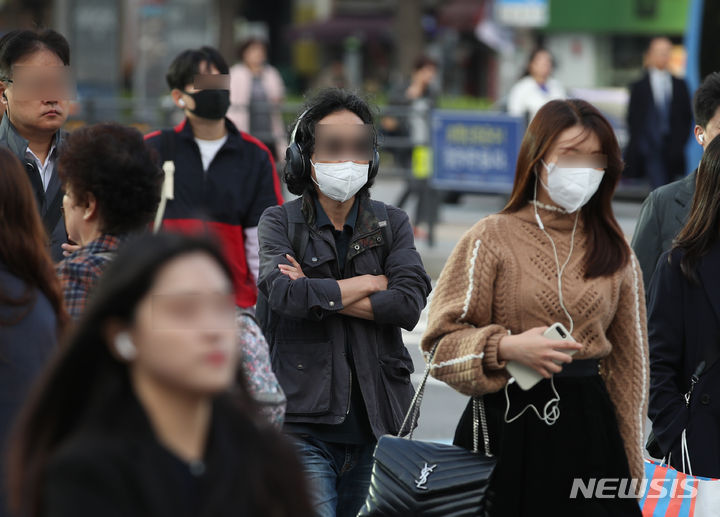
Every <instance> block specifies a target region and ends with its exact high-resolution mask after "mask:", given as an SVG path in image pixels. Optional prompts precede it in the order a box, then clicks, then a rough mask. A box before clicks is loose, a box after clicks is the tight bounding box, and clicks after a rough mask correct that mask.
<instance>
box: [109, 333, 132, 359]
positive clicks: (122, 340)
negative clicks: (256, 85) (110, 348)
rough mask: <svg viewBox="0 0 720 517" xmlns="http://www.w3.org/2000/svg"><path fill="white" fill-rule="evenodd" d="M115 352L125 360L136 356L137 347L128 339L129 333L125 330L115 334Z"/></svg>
mask: <svg viewBox="0 0 720 517" xmlns="http://www.w3.org/2000/svg"><path fill="white" fill-rule="evenodd" d="M113 344H114V345H115V352H117V355H119V356H120V357H122V358H123V359H125V360H126V361H132V360H133V359H135V358H136V357H137V348H135V345H134V344H133V342H132V339H130V334H128V333H127V332H120V333H119V334H118V335H117V336H115V342H114V343H113Z"/></svg>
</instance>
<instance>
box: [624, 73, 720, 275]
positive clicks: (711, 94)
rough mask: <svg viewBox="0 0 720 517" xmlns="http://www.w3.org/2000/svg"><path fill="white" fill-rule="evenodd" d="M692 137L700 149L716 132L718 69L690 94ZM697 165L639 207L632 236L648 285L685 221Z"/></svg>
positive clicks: (719, 97) (718, 129)
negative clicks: (692, 122)
mask: <svg viewBox="0 0 720 517" xmlns="http://www.w3.org/2000/svg"><path fill="white" fill-rule="evenodd" d="M693 112H694V114H695V131H694V135H695V141H696V142H697V143H698V144H700V145H701V146H702V148H703V152H704V151H705V149H706V148H707V146H708V145H709V144H710V142H711V141H712V140H713V138H715V137H716V136H717V135H718V133H720V72H714V73H712V74H710V75H708V76H707V77H706V78H705V79H704V80H703V82H702V84H701V85H700V87H699V88H698V89H697V91H696V92H695V96H694V97H693ZM696 176H697V169H695V170H694V171H692V172H691V173H690V174H688V175H687V176H686V177H684V178H682V179H680V180H677V181H674V182H672V183H670V184H668V185H664V186H662V187H660V188H658V189H655V190H653V191H652V192H650V195H648V197H647V198H645V201H644V202H643V204H642V208H641V209H640V215H639V216H638V221H637V225H636V226H635V232H634V233H633V238H632V247H633V250H635V253H636V254H637V258H638V261H639V262H640V267H641V268H642V272H643V279H644V281H645V285H646V286H648V285H650V279H651V278H652V275H653V272H654V271H655V266H656V265H657V262H658V259H659V258H660V255H662V253H663V252H665V251H668V250H669V249H670V247H671V246H672V242H673V239H675V236H676V235H677V234H678V233H679V232H680V230H681V229H682V227H683V226H684V224H685V223H686V222H687V215H688V213H689V212H690V204H691V202H692V198H693V194H694V192H695V182H696Z"/></svg>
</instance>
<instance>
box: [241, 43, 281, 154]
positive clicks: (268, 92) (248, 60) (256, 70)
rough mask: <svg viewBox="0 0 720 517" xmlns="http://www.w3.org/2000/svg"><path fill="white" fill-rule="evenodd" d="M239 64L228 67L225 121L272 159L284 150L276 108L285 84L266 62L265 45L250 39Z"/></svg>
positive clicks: (244, 45) (278, 113) (279, 116)
mask: <svg viewBox="0 0 720 517" xmlns="http://www.w3.org/2000/svg"><path fill="white" fill-rule="evenodd" d="M239 55H240V62H239V63H237V64H235V65H233V66H232V67H231V68H230V110H229V111H228V118H229V119H230V120H232V122H233V123H234V124H235V125H236V126H237V128H238V129H239V130H240V131H246V132H248V133H250V134H251V135H253V136H254V137H255V138H257V139H258V140H260V141H261V142H263V143H264V144H265V145H266V146H267V148H268V149H270V150H271V152H272V153H273V157H274V158H275V160H278V159H279V158H281V157H282V156H283V153H284V152H285V148H286V147H287V138H286V135H285V125H284V124H283V121H282V115H281V112H280V108H281V106H282V103H283V101H284V100H285V84H284V83H283V80H282V77H280V74H279V73H278V71H277V70H276V69H275V68H274V67H273V66H272V65H270V64H268V62H267V43H266V42H265V41H264V40H261V39H259V38H251V39H248V40H247V41H245V42H244V43H243V44H242V45H241V46H240V51H239Z"/></svg>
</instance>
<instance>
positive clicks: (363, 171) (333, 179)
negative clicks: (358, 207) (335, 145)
mask: <svg viewBox="0 0 720 517" xmlns="http://www.w3.org/2000/svg"><path fill="white" fill-rule="evenodd" d="M310 163H312V164H313V167H315V176H317V181H315V180H314V179H313V181H314V182H315V184H316V185H317V186H318V188H319V189H320V191H321V192H322V193H323V194H325V195H326V196H327V197H329V198H330V199H334V200H335V201H340V202H341V203H342V202H345V201H347V200H348V199H350V198H351V197H353V196H354V195H355V194H357V193H358V192H359V191H360V189H361V188H363V187H364V186H365V184H366V183H367V181H368V172H369V169H370V165H369V164H367V163H355V162H353V161H349V162H339V163H323V162H318V163H315V162H310Z"/></svg>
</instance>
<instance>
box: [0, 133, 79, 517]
mask: <svg viewBox="0 0 720 517" xmlns="http://www.w3.org/2000/svg"><path fill="white" fill-rule="evenodd" d="M0 243H2V245H0V462H1V464H2V465H5V457H6V453H7V452H8V451H7V449H6V443H7V437H8V435H9V431H10V428H11V427H12V425H13V423H14V422H15V417H16V415H17V414H18V412H19V410H20V408H21V407H22V405H23V402H24V401H25V395H26V392H27V391H28V388H29V387H30V385H31V383H32V382H33V380H34V379H35V378H36V377H37V376H38V374H39V373H40V372H41V371H42V369H43V368H44V366H45V364H46V363H47V361H48V360H49V358H50V357H51V355H52V354H53V353H54V352H55V351H56V345H57V342H58V339H59V338H60V336H61V334H62V332H63V329H64V328H65V326H66V324H67V320H68V318H67V314H66V313H65V310H64V309H63V305H62V292H61V289H60V282H58V279H57V278H56V277H55V271H54V269H53V263H52V260H51V259H50V255H49V254H48V250H47V237H46V234H45V230H44V228H43V225H42V220H41V219H40V214H39V213H38V211H37V206H36V204H35V195H34V193H33V190H32V187H31V186H30V183H29V182H28V180H27V174H26V172H25V169H24V168H23V166H22V164H21V163H20V162H19V161H18V159H17V158H16V157H15V156H14V155H13V154H12V153H11V152H10V151H9V150H8V149H6V148H3V147H0ZM8 515H10V514H9V513H8V510H7V505H6V493H5V469H2V472H0V516H1V517H6V516H8Z"/></svg>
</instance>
